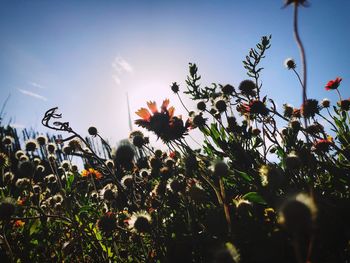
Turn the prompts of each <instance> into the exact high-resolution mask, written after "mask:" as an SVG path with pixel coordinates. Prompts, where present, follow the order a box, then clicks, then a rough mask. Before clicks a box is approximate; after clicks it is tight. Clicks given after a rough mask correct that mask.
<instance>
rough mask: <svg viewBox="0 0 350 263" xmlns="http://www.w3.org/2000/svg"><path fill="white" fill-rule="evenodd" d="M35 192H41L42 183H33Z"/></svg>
mask: <svg viewBox="0 0 350 263" xmlns="http://www.w3.org/2000/svg"><path fill="white" fill-rule="evenodd" d="M33 192H34V193H35V194H39V193H40V192H41V187H40V185H37V184H36V185H33Z"/></svg>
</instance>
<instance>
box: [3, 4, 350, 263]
mask: <svg viewBox="0 0 350 263" xmlns="http://www.w3.org/2000/svg"><path fill="white" fill-rule="evenodd" d="M292 2H293V1H292ZM296 2H297V1H296ZM304 2H306V1H300V3H301V4H304ZM296 5H297V4H296ZM270 42H271V37H270V36H265V37H262V39H261V41H260V43H258V44H257V46H256V47H255V48H253V49H251V50H250V51H249V54H248V55H247V56H246V59H245V60H244V61H243V65H244V67H245V69H246V70H247V74H248V76H249V79H247V80H243V81H242V82H241V83H240V85H239V86H238V87H233V86H232V85H229V84H227V85H221V84H212V85H211V86H204V87H203V86H202V85H201V84H200V80H201V76H200V74H199V72H198V67H197V65H196V64H189V75H188V77H187V79H186V86H187V87H186V89H185V91H184V92H183V93H184V94H185V95H186V96H188V97H189V98H191V99H192V100H193V101H195V102H196V103H197V109H194V110H191V111H190V110H188V109H187V108H186V107H185V108H186V110H187V111H188V118H187V119H186V120H182V118H181V116H176V115H175V108H174V107H169V105H170V102H169V100H168V99H166V100H164V101H163V102H162V104H161V106H160V108H158V107H157V105H156V103H155V102H148V103H147V104H148V109H147V108H141V109H140V110H138V111H137V114H138V116H140V119H138V120H136V121H135V123H136V124H137V125H139V126H140V127H143V128H145V129H147V130H148V131H150V132H153V133H154V134H155V135H156V136H157V137H158V138H159V140H162V141H163V142H164V149H162V150H159V149H158V150H157V149H154V148H153V147H152V145H150V143H149V139H148V137H146V136H145V135H144V134H143V133H142V132H141V131H133V132H131V134H130V136H129V140H124V141H122V142H121V143H120V144H119V145H118V147H117V148H116V149H112V147H111V146H110V145H109V144H108V142H106V141H105V140H104V139H103V138H102V137H101V136H100V135H99V133H98V130H97V128H95V127H90V128H89V130H88V132H89V134H90V137H88V138H83V137H82V136H81V135H79V134H78V133H76V132H75V131H74V130H73V129H72V128H71V127H70V125H69V123H68V122H62V121H61V119H62V116H61V115H60V114H58V113H57V108H53V109H50V110H48V111H47V112H46V113H45V116H44V118H43V120H42V123H43V125H44V126H46V127H48V128H50V129H53V130H55V131H60V132H66V133H67V136H68V137H66V138H63V137H61V136H48V135H40V134H37V133H36V132H35V131H27V130H24V131H23V135H21V136H20V135H18V131H17V130H16V129H13V128H12V127H10V126H4V125H0V142H1V143H0V173H1V174H0V186H1V188H0V196H1V197H0V226H1V232H0V242H1V243H0V254H1V255H0V256H1V262H236V263H238V262H349V258H350V245H349V244H350V242H349V241H350V226H349V222H350V203H349V200H350V199H349V197H350V190H349V183H350V132H349V124H350V117H349V112H348V111H349V109H350V100H349V99H342V97H341V92H340V91H339V89H341V81H342V79H341V78H339V77H338V78H336V79H334V80H331V81H329V82H328V83H326V85H325V87H324V88H325V89H326V90H328V91H329V92H337V93H338V95H339V101H338V102H336V103H333V104H332V103H331V102H330V101H329V100H323V101H321V102H320V101H318V100H315V99H310V98H309V99H306V98H305V100H304V102H303V104H302V106H301V107H300V108H294V107H292V106H290V105H288V104H284V105H283V109H282V110H281V111H279V110H278V108H277V107H276V104H275V102H274V100H273V99H272V98H269V97H268V96H266V95H265V94H264V93H263V92H264V90H263V85H262V81H261V74H262V71H263V68H262V67H261V66H260V64H261V61H262V59H263V58H264V56H265V54H266V53H267V52H268V49H269V48H270ZM286 67H287V68H288V69H289V70H291V72H293V71H294V73H296V75H297V77H299V75H298V72H297V67H296V63H295V62H294V60H292V59H288V60H286ZM299 80H300V78H299ZM300 82H301V86H303V83H302V81H301V80H300ZM171 90H172V91H173V92H174V93H176V94H177V95H178V97H179V99H180V100H181V96H180V92H181V87H180V86H179V85H178V84H177V83H176V82H174V83H173V84H172V85H171ZM181 102H182V101H181ZM321 123H323V124H327V127H324V125H322V124H321ZM192 129H198V130H199V131H200V132H201V133H202V134H203V136H204V141H203V144H202V145H201V146H200V147H198V149H194V147H190V145H189V144H188V141H187V137H188V134H189V133H190V132H191V130H192ZM78 158H79V159H80V160H81V161H82V163H83V167H82V166H79V165H77V163H75V161H76V160H77V159H78Z"/></svg>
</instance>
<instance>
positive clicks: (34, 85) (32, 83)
mask: <svg viewBox="0 0 350 263" xmlns="http://www.w3.org/2000/svg"><path fill="white" fill-rule="evenodd" d="M29 85H31V86H33V87H35V88H39V89H45V87H44V86H43V85H40V84H38V83H36V82H29Z"/></svg>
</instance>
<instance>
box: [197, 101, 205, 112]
mask: <svg viewBox="0 0 350 263" xmlns="http://www.w3.org/2000/svg"><path fill="white" fill-rule="evenodd" d="M206 108H207V105H206V104H205V102H204V101H200V102H198V103H197V109H198V110H200V111H205V109H206Z"/></svg>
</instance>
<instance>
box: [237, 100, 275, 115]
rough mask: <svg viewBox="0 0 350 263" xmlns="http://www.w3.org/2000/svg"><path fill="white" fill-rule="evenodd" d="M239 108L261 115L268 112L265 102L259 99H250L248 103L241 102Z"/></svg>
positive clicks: (245, 111)
mask: <svg viewBox="0 0 350 263" xmlns="http://www.w3.org/2000/svg"><path fill="white" fill-rule="evenodd" d="M241 110H242V111H243V113H248V114H260V115H263V116H266V115H268V113H269V110H268V109H267V108H266V106H265V104H264V103H263V102H262V101H260V100H251V101H250V103H249V104H245V103H243V104H242V108H241Z"/></svg>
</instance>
